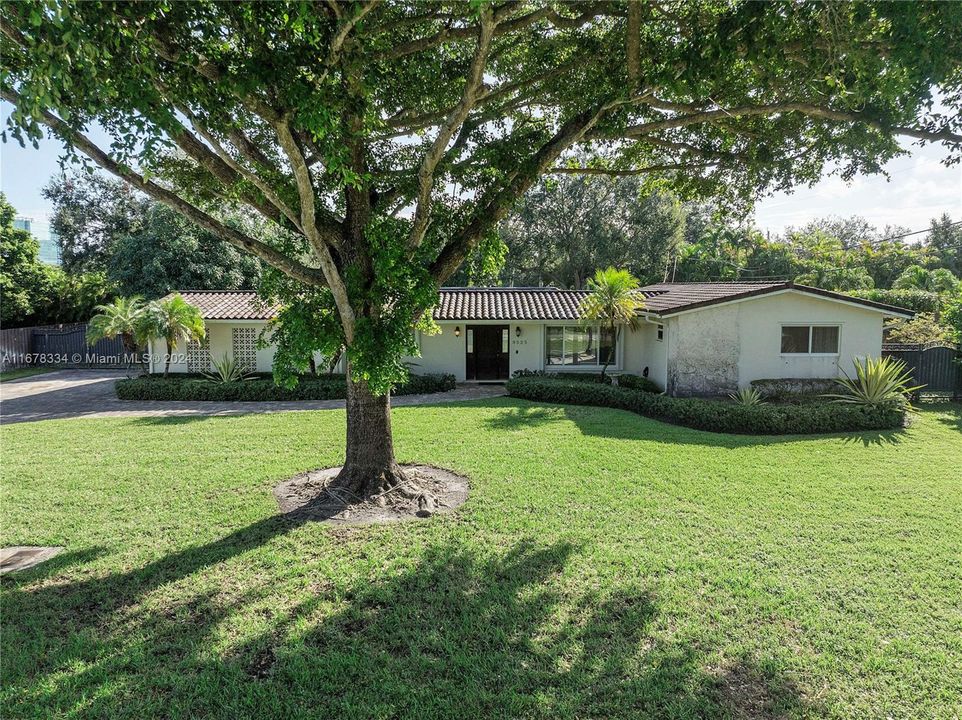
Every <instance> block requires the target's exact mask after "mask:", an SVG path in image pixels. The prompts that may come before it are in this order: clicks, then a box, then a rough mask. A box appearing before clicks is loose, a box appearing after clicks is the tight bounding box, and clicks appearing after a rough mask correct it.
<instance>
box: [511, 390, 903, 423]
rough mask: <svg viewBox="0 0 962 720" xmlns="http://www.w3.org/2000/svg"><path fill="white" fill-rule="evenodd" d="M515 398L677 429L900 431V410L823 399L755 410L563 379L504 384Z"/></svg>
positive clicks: (737, 405)
mask: <svg viewBox="0 0 962 720" xmlns="http://www.w3.org/2000/svg"><path fill="white" fill-rule="evenodd" d="M507 389H508V393H509V394H510V395H512V396H513V397H518V398H524V399H525V400H536V401H539V402H553V403H564V404H570V405H597V406H600V407H611V408H618V409H621V410H630V411H631V412H635V413H638V414H639V415H644V416H646V417H651V418H655V419H656V420H662V421H665V422H669V423H674V424H676V425H684V426H686V427H690V428H695V429H697V430H708V431H711V432H724V433H741V434H750V435H793V434H799V435H804V434H811V433H834V432H853V431H858V430H888V429H892V428H897V427H901V426H902V424H903V423H904V420H905V415H904V413H903V412H902V411H900V410H881V409H872V408H865V407H859V406H855V405H843V404H838V403H832V402H829V401H828V400H826V401H825V402H823V403H820V404H810V405H756V406H753V407H748V406H744V405H740V404H738V403H733V402H724V401H719V400H705V399H701V398H674V397H669V396H668V395H655V394H652V393H648V392H643V391H640V390H635V389H632V388H628V387H612V386H606V385H587V384H585V383H573V382H569V381H567V380H553V379H550V378H548V379H545V378H514V379H512V380H509V381H508V385H507Z"/></svg>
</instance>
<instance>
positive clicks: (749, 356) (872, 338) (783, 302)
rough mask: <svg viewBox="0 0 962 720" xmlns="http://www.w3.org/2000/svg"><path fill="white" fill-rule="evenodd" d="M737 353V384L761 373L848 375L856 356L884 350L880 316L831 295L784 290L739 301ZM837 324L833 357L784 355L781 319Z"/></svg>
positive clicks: (784, 321) (762, 376)
mask: <svg viewBox="0 0 962 720" xmlns="http://www.w3.org/2000/svg"><path fill="white" fill-rule="evenodd" d="M740 307H741V335H740V342H741V348H742V351H741V357H740V358H739V363H738V382H739V386H741V387H744V386H745V385H748V384H749V383H750V382H751V381H752V380H760V379H765V378H820V377H838V376H839V375H841V374H842V373H841V371H842V370H844V371H845V372H847V373H849V374H852V373H853V372H854V369H855V366H854V359H855V358H856V357H859V358H863V357H866V356H869V357H878V356H879V355H880V354H881V353H882V322H883V315H882V314H881V313H879V312H875V311H873V310H868V309H865V308H860V307H858V306H854V305H846V304H844V303H840V302H836V301H833V300H828V299H822V298H817V297H813V296H811V295H804V294H802V293H784V294H781V295H774V296H772V297H769V298H759V299H757V300H751V301H748V302H744V303H741V304H740ZM807 323H812V324H820V323H825V324H833V325H839V327H840V330H839V353H838V356H837V357H834V356H833V357H823V356H804V355H782V354H781V326H782V325H785V324H789V325H790V324H807Z"/></svg>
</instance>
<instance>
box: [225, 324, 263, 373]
mask: <svg viewBox="0 0 962 720" xmlns="http://www.w3.org/2000/svg"><path fill="white" fill-rule="evenodd" d="M230 341H231V353H232V354H233V356H234V360H235V361H236V362H237V364H238V365H240V366H241V367H242V368H244V370H245V371H246V372H253V371H254V370H256V369H257V328H250V327H235V328H231V331H230Z"/></svg>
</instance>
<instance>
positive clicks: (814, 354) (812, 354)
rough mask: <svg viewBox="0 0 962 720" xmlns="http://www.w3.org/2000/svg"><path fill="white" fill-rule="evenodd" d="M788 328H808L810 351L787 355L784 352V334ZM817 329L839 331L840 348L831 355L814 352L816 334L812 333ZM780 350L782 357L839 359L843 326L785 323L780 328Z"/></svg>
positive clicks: (834, 324) (835, 324) (836, 324)
mask: <svg viewBox="0 0 962 720" xmlns="http://www.w3.org/2000/svg"><path fill="white" fill-rule="evenodd" d="M787 327H807V328H808V351H807V352H795V353H787V352H782V351H781V350H782V333H783V332H784V329H785V328H787ZM817 327H831V328H837V329H838V348H837V349H836V350H835V352H830V353H817V352H812V338H813V337H814V335H815V333H814V332H812V330H813V329H814V328H817ZM778 350H779V355H780V356H781V357H838V356H839V355H841V354H842V325H841V324H840V323H807V322H785V323H781V324H780V325H779V326H778Z"/></svg>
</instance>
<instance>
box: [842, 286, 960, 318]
mask: <svg viewBox="0 0 962 720" xmlns="http://www.w3.org/2000/svg"><path fill="white" fill-rule="evenodd" d="M847 294H848V295H851V296H852V297H857V298H862V299H863V300H871V301H872V302H877V303H883V304H885V305H894V306H895V307H900V308H905V309H906V310H912V311H914V312H927V313H934V312H938V311H939V310H940V304H941V299H940V298H939V294H938V293H934V292H929V291H927V290H914V289H902V290H886V289H885V288H872V289H871V290H853V291H852V292H850V293H847Z"/></svg>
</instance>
